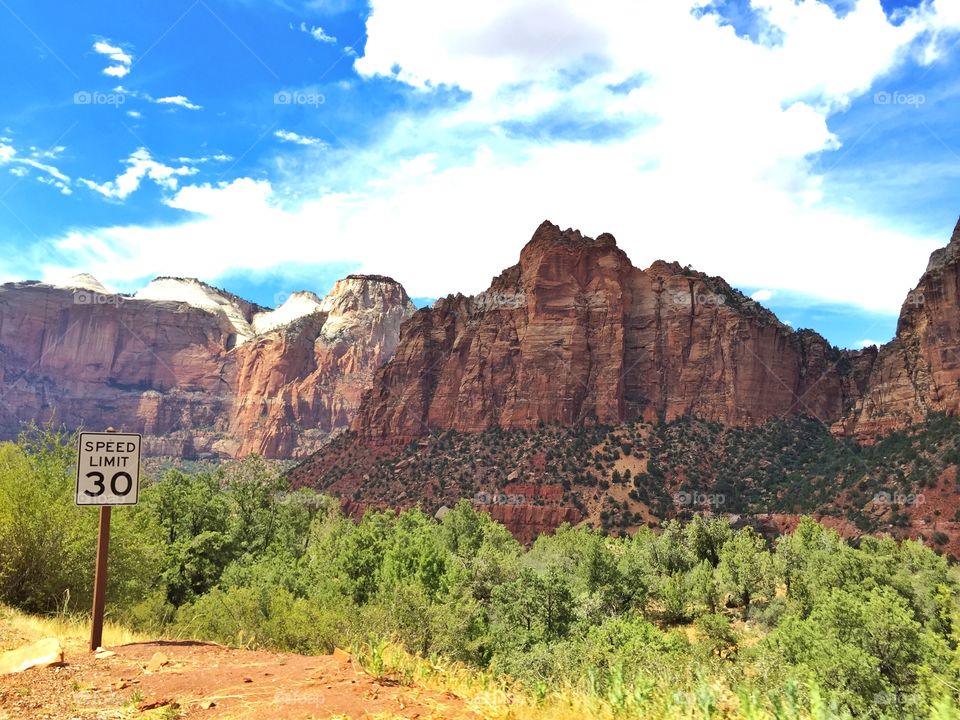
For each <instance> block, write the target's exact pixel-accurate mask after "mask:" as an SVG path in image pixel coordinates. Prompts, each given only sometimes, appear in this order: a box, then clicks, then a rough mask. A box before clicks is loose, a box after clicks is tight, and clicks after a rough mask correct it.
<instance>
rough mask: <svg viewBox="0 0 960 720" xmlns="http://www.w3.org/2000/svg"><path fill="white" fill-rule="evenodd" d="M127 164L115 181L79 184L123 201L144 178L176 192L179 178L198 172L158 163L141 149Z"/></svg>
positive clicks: (83, 180)
mask: <svg viewBox="0 0 960 720" xmlns="http://www.w3.org/2000/svg"><path fill="white" fill-rule="evenodd" d="M126 163H127V169H126V170H125V171H124V172H123V173H121V174H120V175H118V176H117V178H116V179H115V180H110V181H107V182H105V183H97V182H94V181H93V180H88V179H86V178H78V182H80V183H81V184H83V185H84V186H86V187H88V188H90V189H91V190H93V191H95V192H98V193H100V194H101V195H103V196H104V197H106V198H110V199H113V200H123V199H125V198H126V197H127V196H128V195H130V194H131V193H133V192H135V191H136V190H137V189H138V188H139V187H140V183H141V182H142V181H143V179H144V178H146V179H148V180H152V181H153V182H155V183H156V184H157V185H159V186H161V187H163V188H165V189H167V190H176V189H177V188H178V187H179V178H181V177H186V176H189V175H194V174H196V172H197V169H196V168H191V167H186V166H181V167H178V168H174V167H170V166H168V165H164V164H163V163H160V162H157V161H156V160H154V159H153V158H152V157H151V155H150V152H149V151H148V150H147V149H146V148H139V149H138V150H136V151H135V152H133V153H132V154H131V155H130V157H129V158H127V160H126Z"/></svg>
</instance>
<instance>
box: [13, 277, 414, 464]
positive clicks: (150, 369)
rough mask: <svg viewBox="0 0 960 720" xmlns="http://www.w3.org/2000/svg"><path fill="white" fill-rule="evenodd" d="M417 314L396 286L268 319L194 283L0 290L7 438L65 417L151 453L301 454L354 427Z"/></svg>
mask: <svg viewBox="0 0 960 720" xmlns="http://www.w3.org/2000/svg"><path fill="white" fill-rule="evenodd" d="M413 311H414V307H413V305H412V303H411V302H410V300H409V298H408V297H407V295H406V293H405V292H404V290H403V288H402V287H401V286H400V285H399V284H398V283H396V282H394V281H392V280H390V279H389V278H382V277H376V276H351V277H349V278H347V279H345V280H341V281H340V282H338V283H337V285H336V286H335V287H334V289H333V290H332V291H331V293H330V294H329V295H328V296H327V297H326V298H325V299H323V300H322V301H321V300H320V299H319V298H316V296H313V295H312V294H311V293H300V294H296V295H295V296H293V297H291V299H290V300H289V301H288V302H287V303H285V304H284V306H283V307H281V308H278V309H277V310H276V311H272V312H266V311H265V310H264V308H260V307H258V306H255V305H252V304H250V303H246V302H244V301H242V300H240V299H239V298H236V297H234V296H232V295H229V294H228V293H223V292H222V291H218V290H216V289H215V288H211V287H209V286H207V285H204V284H203V283H200V282H198V281H194V280H183V279H178V278H160V279H158V280H156V281H154V282H153V283H151V285H150V286H148V288H146V289H145V290H144V291H141V292H140V293H138V294H137V296H134V297H127V296H120V295H111V294H108V293H106V292H105V291H104V290H103V288H102V287H100V286H99V285H98V284H96V283H95V281H93V280H92V278H85V279H82V280H81V281H80V286H79V287H73V288H70V287H54V286H50V285H43V284H39V283H16V284H7V285H4V286H2V287H0V433H2V435H3V436H5V437H8V438H9V437H15V436H16V434H17V432H19V430H20V428H21V427H22V423H23V422H24V421H29V420H37V421H40V422H44V421H47V420H49V419H51V418H53V419H54V420H55V421H56V422H57V423H63V424H65V425H66V426H68V427H79V426H83V427H85V428H88V429H101V428H104V427H106V426H109V425H112V426H114V427H117V428H118V429H124V430H128V431H134V432H141V433H143V434H144V435H145V449H146V451H147V452H149V453H152V454H161V455H184V456H188V457H189V456H196V455H204V454H211V455H217V456H228V457H229V456H235V455H238V454H245V453H248V452H260V453H262V454H264V455H266V456H268V457H290V456H294V455H297V454H301V453H303V452H306V451H308V450H310V449H313V448H314V447H315V444H316V443H317V442H318V441H319V440H320V439H321V438H322V437H323V436H325V435H326V434H327V433H328V432H329V431H331V430H333V429H336V428H340V427H344V426H346V425H347V423H348V422H349V420H350V418H351V416H352V413H353V411H354V408H355V407H356V405H357V403H358V401H359V397H360V393H361V390H362V388H364V387H366V386H367V385H368V384H369V381H370V378H371V375H372V373H373V371H374V370H375V369H376V367H378V366H379V365H381V364H383V363H384V362H386V361H387V360H388V359H389V358H390V356H391V354H392V353H393V351H394V349H395V347H396V342H397V338H398V336H399V326H400V323H401V322H402V320H403V319H404V318H406V317H408V316H410V315H411V314H412V313H413Z"/></svg>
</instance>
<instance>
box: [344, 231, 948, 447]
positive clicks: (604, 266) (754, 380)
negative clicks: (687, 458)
mask: <svg viewBox="0 0 960 720" xmlns="http://www.w3.org/2000/svg"><path fill="white" fill-rule="evenodd" d="M954 246H955V243H954V244H952V245H951V247H954ZM950 253H954V254H950ZM938 257H939V259H938V260H937V261H936V263H933V262H932V263H931V267H936V269H935V270H929V271H928V273H927V275H926V276H925V278H924V281H922V282H921V286H920V288H921V289H918V290H917V291H915V292H914V294H915V295H917V294H925V295H928V296H929V300H928V302H927V303H926V305H923V306H922V307H919V308H918V307H914V306H910V307H909V308H907V310H905V314H904V319H903V320H902V321H901V331H900V334H899V335H898V340H897V341H895V342H894V343H891V345H889V346H886V347H885V348H884V350H883V351H882V352H881V353H880V356H879V357H880V360H879V361H878V359H877V358H878V354H877V351H876V350H875V349H873V348H871V349H867V350H863V351H840V350H837V349H835V348H833V347H832V346H831V345H830V344H829V343H828V342H827V341H826V340H825V339H824V338H822V337H821V336H819V335H818V334H816V333H815V332H812V331H799V332H795V331H794V330H793V329H791V328H790V327H789V326H787V325H784V324H783V323H781V322H780V321H779V320H777V318H776V317H775V316H774V315H773V314H772V313H771V312H769V311H768V310H766V309H764V308H763V307H761V306H759V305H758V304H757V303H755V302H753V301H752V300H750V299H749V298H747V297H745V296H744V295H742V294H741V293H740V292H738V291H737V290H735V289H733V288H732V287H730V286H729V285H728V284H727V283H726V282H724V281H723V280H722V279H721V278H715V277H708V276H706V275H704V274H702V273H699V272H696V271H693V270H690V269H689V268H684V267H681V266H680V265H678V264H677V263H666V262H659V261H658V262H656V263H654V264H653V265H651V266H650V267H649V268H647V269H646V270H642V269H639V268H636V267H634V266H633V265H632V264H631V263H630V260H629V259H628V258H627V256H626V254H625V253H624V252H623V251H622V250H620V249H619V248H618V247H617V246H616V242H615V240H614V238H613V237H612V236H611V235H608V234H604V235H601V236H600V237H598V238H597V239H595V240H594V239H591V238H587V237H583V236H581V235H580V233H579V232H577V231H573V230H566V231H561V230H560V228H558V227H557V226H555V225H552V224H550V223H548V222H545V223H543V224H542V225H541V226H540V227H539V228H538V229H537V231H536V232H535V233H534V235H533V238H532V240H531V241H530V242H529V243H528V244H527V245H526V247H524V249H523V251H522V252H521V253H520V262H519V263H518V264H517V265H515V266H513V267H511V268H509V269H507V270H505V271H504V272H503V273H501V274H500V275H499V276H498V277H496V278H494V280H493V282H492V284H491V286H490V289H489V290H488V291H486V292H485V293H482V294H480V295H477V296H473V297H465V296H463V295H456V296H449V297H446V298H443V299H441V300H439V301H438V302H437V303H436V304H435V305H434V306H433V307H432V308H429V309H422V310H420V311H419V312H417V314H416V315H414V317H413V318H412V319H411V320H410V321H409V323H407V325H405V326H404V330H403V334H402V339H401V342H400V345H399V347H398V349H397V353H396V355H395V357H394V359H393V360H392V361H391V362H390V363H389V364H388V365H386V366H384V367H383V368H381V369H380V370H379V371H378V372H377V373H376V376H375V379H374V384H373V387H372V389H371V391H370V393H369V395H368V396H367V397H366V398H365V399H364V402H363V403H362V405H361V407H360V411H359V412H358V414H357V417H356V419H355V420H354V422H353V429H354V430H355V431H356V432H357V433H358V434H360V435H361V436H362V437H364V438H366V439H368V440H370V441H373V442H378V443H391V442H405V441H408V440H410V439H413V438H416V437H419V436H422V435H425V434H429V433H430V432H432V431H435V430H446V429H453V430H458V431H479V430H483V429H486V428H489V427H493V426H498V427H501V428H506V429H509V428H532V427H536V426H538V425H539V424H541V423H544V424H554V423H558V424H565V425H568V424H578V423H580V422H585V421H586V422H600V423H619V422H624V421H630V420H645V421H670V420H673V419H676V418H678V417H682V416H694V417H699V418H702V419H705V420H711V421H717V422H721V423H725V424H733V425H755V424H758V423H761V422H763V421H764V420H766V419H768V418H770V417H775V416H782V415H805V416H811V417H816V418H818V419H820V420H822V421H824V422H830V423H834V422H838V423H839V424H838V431H848V432H861V431H863V432H872V431H873V429H874V424H873V423H875V420H874V418H876V417H878V416H879V417H880V418H892V417H899V416H901V415H903V414H904V413H906V414H908V415H909V414H910V413H912V416H918V415H919V413H920V412H921V411H922V410H924V409H926V408H928V407H936V408H943V409H947V408H948V407H954V408H955V407H956V405H957V400H958V399H960V398H958V397H957V396H955V395H950V396H946V395H944V391H943V389H942V383H943V382H945V381H946V380H947V379H948V378H949V379H951V382H952V381H953V378H954V375H951V373H956V372H957V370H956V368H957V363H956V362H955V359H956V358H955V357H951V356H948V355H945V354H944V350H943V347H944V345H942V344H941V343H943V342H949V343H952V344H953V345H951V346H952V347H956V345H955V343H956V342H957V341H956V336H957V326H958V317H960V313H958V310H957V295H956V286H955V282H956V277H957V275H956V261H957V258H956V255H955V251H953V250H951V251H949V252H948V251H942V256H938ZM948 268H949V269H948ZM943 278H947V280H944V279H943ZM951 282H952V283H954V286H953V290H951V291H950V293H951V294H948V293H947V291H946V290H944V289H943V287H944V285H945V284H949V283H951ZM927 286H929V287H927ZM923 288H927V289H925V290H924V289H923ZM948 328H949V329H948ZM944 363H947V364H948V365H949V369H944V370H943V372H945V373H946V374H945V375H944V376H943V378H940V376H936V377H934V376H932V375H930V373H931V370H930V368H931V367H939V368H944ZM891 384H892V385H895V386H896V387H895V388H894V387H891V388H890V389H889V390H888V389H886V387H885V386H886V385H891ZM894 390H895V392H894Z"/></svg>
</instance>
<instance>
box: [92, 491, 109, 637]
mask: <svg viewBox="0 0 960 720" xmlns="http://www.w3.org/2000/svg"><path fill="white" fill-rule="evenodd" d="M109 549H110V506H109V505H104V506H102V507H101V508H100V533H99V535H98V536H97V568H96V570H95V571H94V576H93V624H92V625H91V628H90V651H91V652H96V650H97V648H98V647H100V646H102V645H103V610H104V605H105V604H106V599H107V551H108V550H109Z"/></svg>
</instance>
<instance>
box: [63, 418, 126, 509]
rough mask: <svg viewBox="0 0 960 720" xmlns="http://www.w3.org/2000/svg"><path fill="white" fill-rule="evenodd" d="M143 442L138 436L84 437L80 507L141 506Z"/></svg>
mask: <svg viewBox="0 0 960 720" xmlns="http://www.w3.org/2000/svg"><path fill="white" fill-rule="evenodd" d="M140 439H141V438H140V435H138V434H137V433H94V432H85V433H80V448H79V453H78V457H77V505H136V504H137V499H138V498H139V497H140Z"/></svg>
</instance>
